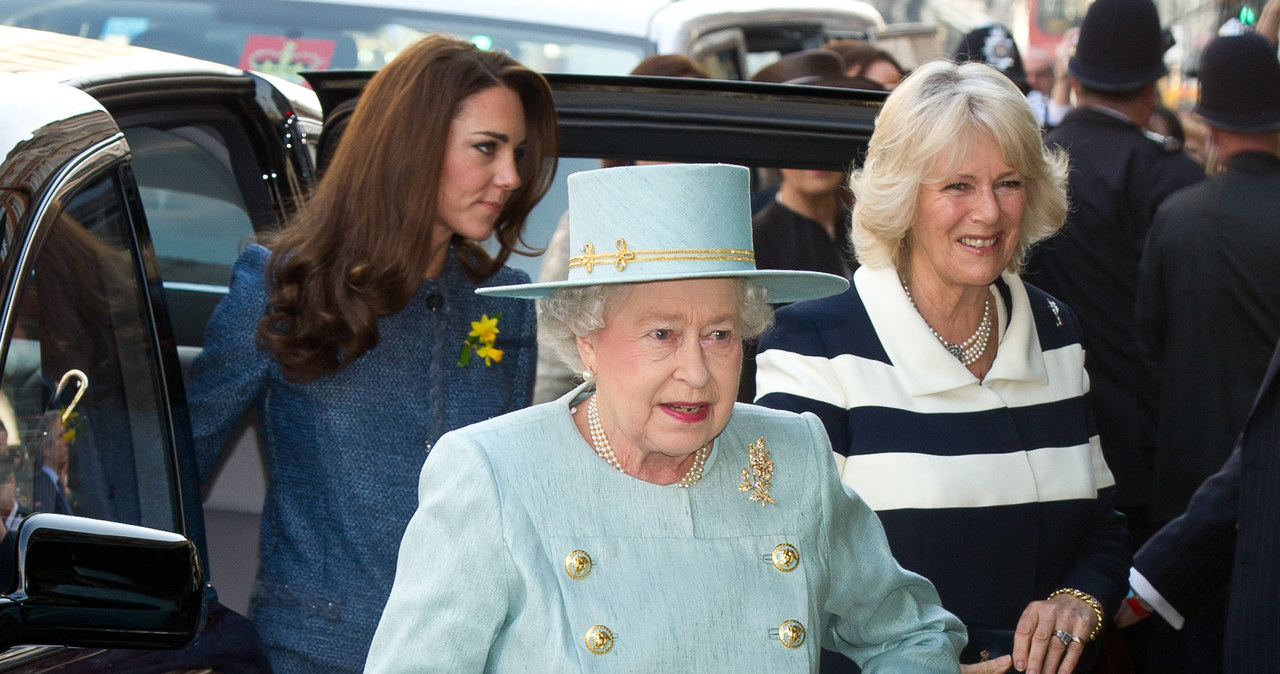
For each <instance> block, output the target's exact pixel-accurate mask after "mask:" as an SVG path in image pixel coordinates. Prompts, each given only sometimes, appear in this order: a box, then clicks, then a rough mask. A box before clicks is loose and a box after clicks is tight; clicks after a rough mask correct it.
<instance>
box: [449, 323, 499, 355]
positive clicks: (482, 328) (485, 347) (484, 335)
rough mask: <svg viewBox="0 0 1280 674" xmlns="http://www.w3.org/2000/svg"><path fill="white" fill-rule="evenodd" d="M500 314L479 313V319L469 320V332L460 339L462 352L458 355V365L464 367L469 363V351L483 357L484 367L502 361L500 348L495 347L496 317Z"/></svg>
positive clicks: (496, 334)
mask: <svg viewBox="0 0 1280 674" xmlns="http://www.w3.org/2000/svg"><path fill="white" fill-rule="evenodd" d="M499 318H502V314H494V315H493V318H489V315H488V314H481V315H480V320H478V321H471V334H469V335H467V338H466V339H464V340H462V353H461V354H459V355H458V367H466V366H467V365H469V364H470V363H471V353H472V352H473V351H474V352H475V354H476V355H477V356H480V357H481V358H483V359H484V365H485V367H488V366H490V365H493V364H494V363H497V362H501V361H502V349H498V348H495V347H494V346H493V344H494V342H496V341H498V319H499Z"/></svg>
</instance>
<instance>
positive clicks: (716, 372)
mask: <svg viewBox="0 0 1280 674" xmlns="http://www.w3.org/2000/svg"><path fill="white" fill-rule="evenodd" d="M569 209H570V213H571V218H570V222H571V223H572V224H571V231H570V240H571V246H572V250H573V251H574V253H575V255H574V256H573V257H571V259H570V271H569V278H568V280H565V281H559V282H552V283H537V284H526V285H518V286H506V287H499V288H489V289H485V290H484V291H482V292H485V293H487V294H495V295H501V296H508V297H527V298H539V299H540V306H541V312H540V313H541V316H540V318H539V330H540V332H541V333H542V336H543V339H544V344H547V345H552V346H554V347H555V348H556V349H557V350H558V352H559V353H560V354H561V355H562V356H563V357H564V358H565V359H566V360H569V361H571V362H572V364H573V366H574V368H575V369H581V370H584V373H583V374H584V376H585V379H586V382H585V383H584V384H583V385H582V386H580V387H578V388H577V389H576V390H574V391H572V392H570V393H568V394H566V395H565V396H564V397H562V398H560V399H559V400H557V401H554V402H550V403H546V404H543V405H537V406H534V407H531V408H527V409H525V410H522V411H519V412H514V413H511V414H507V415H504V416H501V417H497V418H494V419H491V420H489V421H486V422H482V423H479V424H476V425H473V426H470V427H467V428H464V429H461V430H459V431H455V432H453V433H449V434H447V435H446V436H444V437H443V438H441V440H440V442H439V443H437V445H436V447H435V449H434V450H433V451H432V453H431V455H430V456H429V458H428V459H427V461H426V464H425V466H424V467H423V470H422V476H421V481H420V487H419V499H420V502H419V507H418V511H417V513H416V514H415V515H414V517H413V519H412V521H411V522H410V523H409V526H408V528H407V530H406V531H405V535H404V540H403V542H402V543H401V547H400V557H399V567H398V569H397V572H396V580H395V585H394V588H393V589H392V592H391V597H390V599H389V600H388V602H387V606H386V609H385V611H384V612H383V616H382V621H381V623H380V624H379V626H378V631H377V635H376V636H375V638H374V641H373V646H372V649H371V651H370V653H369V658H368V661H367V665H366V671H370V672H387V671H414V672H422V671H441V672H445V671H447V672H459V671H475V672H478V671H498V672H504V671H536V672H570V671H585V670H592V671H626V672H653V671H693V672H707V671H735V670H742V671H813V670H814V669H815V668H816V667H817V665H818V659H819V658H818V656H819V652H820V649H821V648H829V649H834V650H838V651H841V652H843V653H845V654H847V655H849V656H850V657H852V658H853V659H854V660H856V661H858V662H859V663H861V664H862V665H863V667H864V671H868V672H874V671H880V672H956V671H959V665H958V664H957V663H958V657H957V653H958V651H959V649H960V648H961V647H962V646H963V644H964V640H965V636H964V629H963V627H962V626H961V625H960V624H959V622H958V621H957V620H956V619H955V618H954V617H953V616H951V615H950V614H949V613H947V612H946V611H945V610H943V609H942V608H941V606H940V605H939V602H938V596H937V594H936V593H935V591H934V589H933V587H932V585H931V584H930V583H929V581H927V580H925V579H924V578H922V577H920V576H918V575H915V574H912V573H909V572H907V571H904V570H903V569H902V568H901V567H899V566H898V565H897V563H895V562H894V560H893V558H892V556H891V555H890V554H889V549H888V546H887V544H886V541H885V537H884V533H883V531H882V530H881V528H880V524H879V521H878V520H877V519H876V517H875V515H874V513H872V512H871V511H870V510H869V509H868V508H867V506H866V505H865V504H864V503H863V502H862V501H861V500H860V499H859V498H858V497H857V496H856V495H854V494H853V493H852V492H850V491H847V490H846V489H845V488H843V487H842V485H841V483H840V478H839V475H838V474H837V471H836V466H835V463H834V460H833V457H832V453H831V445H830V443H829V442H828V440H827V437H826V433H825V432H824V431H823V427H822V423H821V422H820V421H818V419H817V418H816V417H813V416H812V415H804V416H800V415H795V414H791V413H786V412H779V411H772V410H765V409H762V408H757V407H754V406H751V405H741V404H735V402H734V400H735V397H736V394H737V385H738V371H739V368H740V367H741V361H742V340H743V339H744V338H750V337H753V336H755V335H757V334H759V333H760V332H761V331H762V330H764V329H765V327H766V326H767V325H768V323H769V321H770V311H769V308H768V306H767V304H766V302H767V301H776V302H792V301H796V300H801V299H806V298H816V297H822V296H827V295H831V294H834V293H838V292H841V291H842V290H843V289H844V288H845V287H847V281H845V280H844V279H842V278H839V277H836V276H832V275H828V274H821V273H816V272H792V271H779V270H756V269H755V265H754V263H753V258H754V255H753V249H752V242H751V225H750V221H751V216H750V208H749V188H748V171H747V169H745V168H743V167H738V166H725V165H696V166H695V165H663V166H635V167H619V168H610V169H601V170H597V171H586V172H582V173H578V174H575V175H572V176H570V177H569Z"/></svg>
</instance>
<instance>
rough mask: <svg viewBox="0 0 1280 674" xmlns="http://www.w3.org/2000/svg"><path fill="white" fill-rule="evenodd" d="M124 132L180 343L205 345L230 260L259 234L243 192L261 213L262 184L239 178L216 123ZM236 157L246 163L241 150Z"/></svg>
mask: <svg viewBox="0 0 1280 674" xmlns="http://www.w3.org/2000/svg"><path fill="white" fill-rule="evenodd" d="M124 134H125V138H126V140H128V142H129V148H130V150H131V152H132V154H133V167H134V173H135V177H136V178H137V181H138V188H139V191H140V193H141V196H142V205H143V209H144V210H145V212H146V214H147V224H148V226H149V228H150V230H151V238H152V242H153V243H154V244H155V249H156V257H157V258H158V260H159V263H160V276H161V278H163V279H164V285H165V293H166V295H167V296H168V298H169V304H170V307H169V308H170V311H171V313H172V318H173V324H174V330H175V336H176V338H177V339H178V343H179V344H183V345H200V344H203V342H204V335H203V332H204V322H205V318H207V317H208V315H209V314H210V313H211V312H212V311H213V307H214V306H215V305H217V303H218V302H219V301H220V300H221V299H222V297H223V296H225V295H226V292H227V279H229V278H230V277H231V266H232V264H234V263H235V259H236V256H237V255H238V254H239V252H240V249H241V248H242V247H243V244H244V242H245V241H246V240H247V239H248V238H249V237H251V236H252V235H253V233H254V224H253V219H252V218H251V217H250V208H251V207H250V205H249V204H248V203H247V201H246V198H245V192H246V191H247V192H249V193H250V195H251V196H252V197H254V199H253V200H254V201H255V202H257V204H258V205H257V210H258V211H259V212H261V211H267V212H269V211H270V208H269V207H268V206H266V203H267V202H266V199H267V194H266V191H265V187H264V186H263V185H262V184H261V183H260V182H258V183H250V184H246V185H241V184H239V183H238V182H237V180H236V172H235V171H234V170H233V168H232V161H233V153H232V152H231V150H230V149H229V148H228V143H227V137H226V135H225V134H224V133H223V132H222V130H221V129H220V128H219V127H217V126H215V125H208V124H183V125H180V126H175V127H166V128H162V127H160V126H158V125H138V126H126V127H125V128H124ZM235 160H237V161H248V160H247V159H246V156H245V155H242V154H237V155H236V156H235ZM241 173H242V174H252V173H254V169H253V168H252V167H245V168H242V170H241ZM270 219H271V220H272V221H274V215H270Z"/></svg>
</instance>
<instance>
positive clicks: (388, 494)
mask: <svg viewBox="0 0 1280 674" xmlns="http://www.w3.org/2000/svg"><path fill="white" fill-rule="evenodd" d="M556 154H557V136H556V126H555V112H554V109H553V106H552V99H551V92H550V89H549V88H548V86H547V83H546V81H545V80H544V79H543V78H542V76H541V75H539V74H537V73H536V72H533V71H531V70H529V69H527V68H525V67H523V66H521V65H520V64H519V63H517V62H516V61H514V60H513V59H511V58H510V57H509V56H507V55H506V54H504V53H500V52H488V51H482V50H480V49H477V48H476V47H474V46H473V45H471V44H470V43H468V42H464V41H460V40H456V39H453V38H448V37H444V36H439V35H432V36H428V37H426V38H423V39H422V40H420V41H419V42H417V43H415V44H414V45H413V46H411V47H409V48H408V49H406V50H405V51H404V52H402V53H401V54H400V55H399V56H397V57H396V59H395V60H393V61H392V62H391V63H389V64H388V65H387V66H386V67H384V68H383V69H382V70H381V71H379V72H378V73H377V74H376V75H375V76H374V77H373V78H372V79H371V80H370V82H369V85H368V87H367V88H366V89H365V91H364V93H363V95H362V97H361V101H360V103H359V104H358V105H357V107H356V110H355V112H354V114H353V116H352V118H351V121H350V124H349V125H348V126H347V128H346V130H345V132H344V133H343V136H342V141H341V144H340V145H339V146H338V148H337V150H336V154H334V155H333V161H332V162H331V163H330V164H329V166H328V168H327V170H326V172H325V175H324V178H323V179H322V180H321V182H320V184H319V186H318V187H317V189H316V192H315V194H314V196H313V197H312V198H311V200H310V201H309V202H308V203H307V205H306V206H305V207H304V209H303V210H302V212H301V213H300V214H299V216H298V217H297V218H296V219H295V220H294V221H293V222H292V223H291V224H290V225H289V226H287V227H286V228H284V229H283V230H282V231H281V232H279V233H278V234H276V235H274V236H270V237H265V238H264V240H263V241H262V242H261V245H259V244H253V245H250V246H249V247H248V248H247V249H246V250H245V251H244V253H243V254H242V255H241V257H240V259H239V260H238V261H237V263H236V266H235V269H234V271H233V277H232V283H231V291H230V293H229V295H228V297H227V298H226V299H225V300H223V302H222V303H221V304H220V305H219V307H218V309H217V310H216V311H215V312H214V315H213V317H212V318H211V319H210V322H209V325H208V327H207V329H206V338H205V351H204V353H203V354H202V355H201V357H200V358H199V359H198V360H197V361H196V364H195V367H194V370H193V373H192V380H193V381H192V385H191V405H192V425H193V428H194V433H195V438H196V443H197V450H198V456H199V460H200V475H201V478H202V479H204V480H207V479H208V478H209V476H210V474H211V473H212V471H213V469H214V466H215V464H216V462H217V459H218V457H219V455H220V454H221V453H222V449H223V445H224V443H225V442H226V440H227V438H228V437H229V435H230V434H231V433H232V431H233V430H234V429H235V427H236V425H237V423H238V421H239V419H240V417H241V416H242V415H243V413H244V412H245V411H246V410H247V409H249V408H250V407H252V408H254V409H256V411H257V413H258V419H259V423H260V424H261V432H262V439H263V446H264V450H265V460H266V467H267V473H268V481H269V485H268V491H267V497H266V502H265V503H264V506H263V513H262V528H261V562H260V567H259V571H258V578H257V583H256V585H255V588H254V593H253V600H252V618H253V619H254V622H255V623H256V625H257V627H258V630H259V633H260V634H261V636H262V638H263V641H264V643H265V645H266V647H267V650H268V653H269V655H270V657H271V661H272V665H273V667H274V668H275V670H276V671H277V672H315V671H326V672H335V671H348V670H350V671H357V670H359V669H360V667H361V664H362V663H363V657H364V653H365V651H366V650H367V646H368V644H369V641H370V640H371V639H372V637H373V631H374V628H375V627H376V625H377V621H378V615H379V613H380V611H381V609H382V606H383V604H384V603H385V601H386V597H387V594H388V593H389V591H390V589H391V582H392V577H393V574H394V571H395V555H396V541H398V540H399V539H400V536H401V534H402V533H403V530H404V526H405V524H406V523H407V522H408V521H409V517H410V516H411V515H412V514H413V510H414V506H415V505H416V498H415V494H416V491H415V490H416V487H417V476H418V472H419V469H420V468H421V467H422V462H423V460H424V459H425V457H426V455H427V453H428V452H430V451H431V447H432V445H433V444H434V443H435V441H436V440H437V439H438V438H439V437H440V436H441V435H443V434H444V433H445V432H447V431H449V430H452V429H455V428H459V427H462V426H466V425H468V424H471V423H474V422H477V421H481V420H483V419H487V418H489V417H492V416H497V415H499V414H502V413H504V412H508V411H511V410H515V409H519V408H521V407H524V406H526V405H528V404H529V401H530V396H531V393H532V385H533V372H534V363H535V360H536V356H537V353H536V342H535V338H534V324H535V317H534V309H533V306H532V304H531V303H530V302H528V301H524V300H514V299H503V298H491V297H480V296H478V295H476V294H475V292H474V291H475V289H476V288H477V287H483V286H486V285H509V284H512V283H522V282H527V281H528V277H527V276H526V275H525V274H524V273H522V272H519V271H516V270H513V269H510V268H507V267H504V266H503V263H504V262H505V261H506V259H507V258H508V256H509V255H510V254H511V253H512V252H513V251H516V250H517V246H519V245H520V235H521V232H522V230H523V228H524V223H525V218H526V216H527V215H528V213H529V211H530V210H531V209H532V208H533V206H534V204H536V203H537V201H538V200H539V199H540V198H541V197H542V196H543V194H544V193H545V192H546V190H547V187H548V185H549V183H550V181H551V178H552V175H553V173H554V171H555V163H556ZM490 237H492V239H493V242H494V243H496V244H497V245H496V246H495V248H496V249H497V252H496V253H495V254H493V255H490V254H488V253H487V252H486V250H485V249H484V248H483V247H482V246H481V245H480V242H482V241H485V240H486V239H489V238H490Z"/></svg>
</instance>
